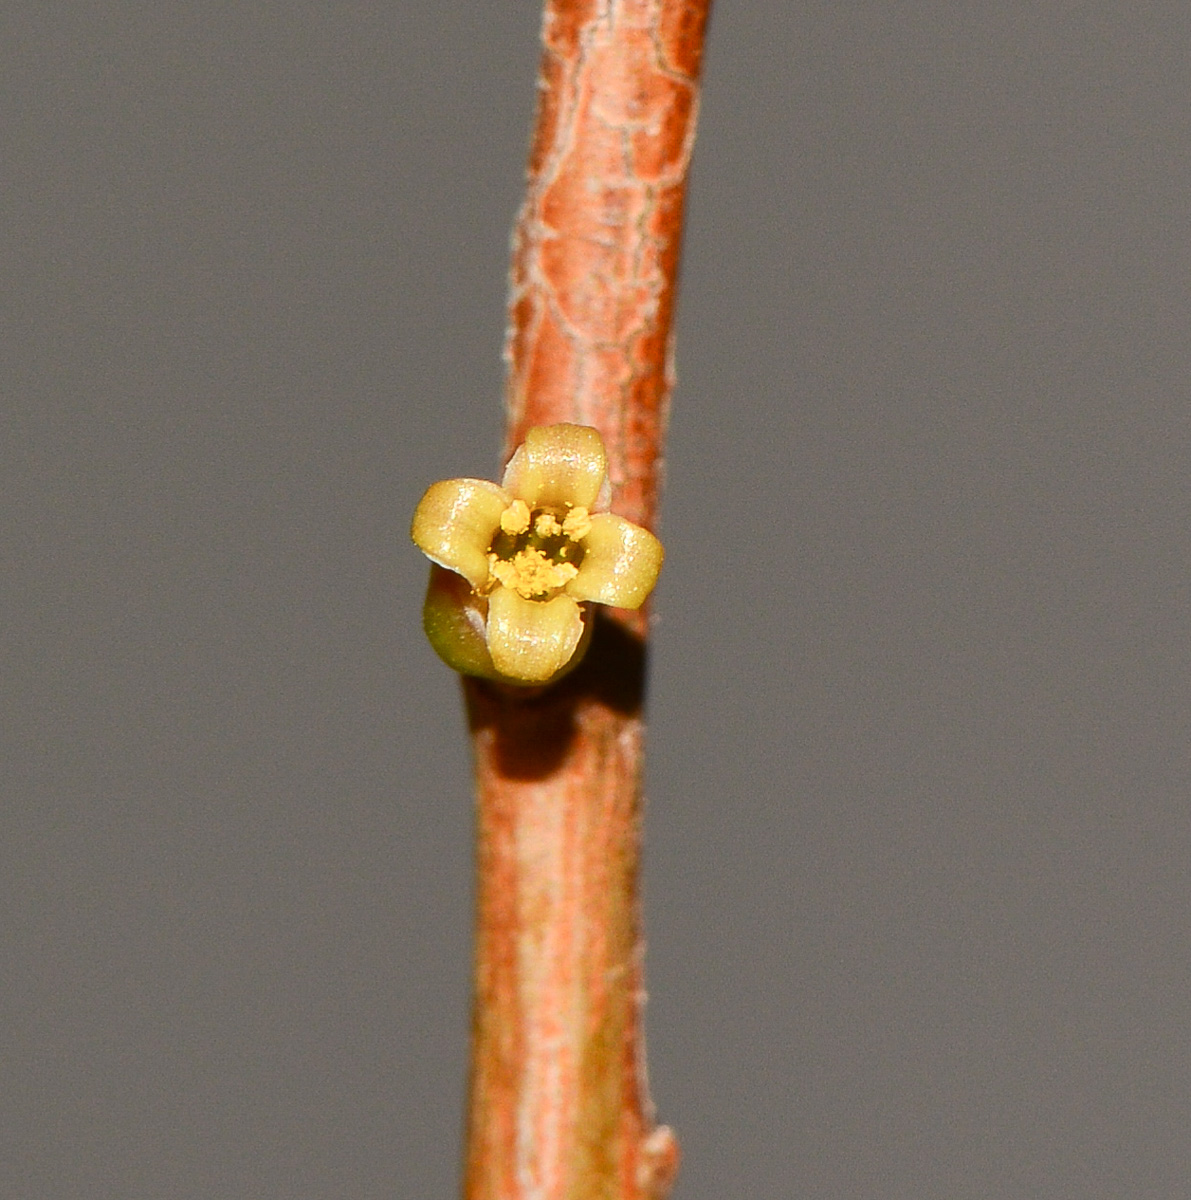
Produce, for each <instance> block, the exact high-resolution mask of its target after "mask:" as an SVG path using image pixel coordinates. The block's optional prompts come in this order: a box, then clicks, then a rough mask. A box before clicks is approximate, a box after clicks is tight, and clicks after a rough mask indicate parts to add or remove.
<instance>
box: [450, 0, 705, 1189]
mask: <svg viewBox="0 0 1191 1200" xmlns="http://www.w3.org/2000/svg"><path fill="white" fill-rule="evenodd" d="M709 3H710V0H547V3H546V8H545V16H544V21H543V30H542V37H543V47H544V49H543V57H542V68H541V77H540V80H539V89H540V90H539V106H538V114H537V124H536V131H535V135H534V140H533V145H532V149H531V154H530V162H529V179H528V188H527V195H526V200H525V203H524V205H523V207H522V210H521V212H520V214H519V217H518V221H517V226H516V230H515V234H514V253H513V267H512V285H511V297H510V327H509V334H508V341H507V347H506V354H507V359H508V371H509V373H508V394H507V404H508V415H509V422H508V439H507V446H506V451H507V452H509V453H511V451H512V450H513V449H514V448H515V447H516V446H517V445H518V444H519V443H520V442H521V441H522V440H523V438H524V434H525V430H526V429H527V428H529V427H530V426H532V425H544V424H553V423H556V422H559V421H570V422H575V423H579V424H584V425H592V426H595V428H597V429H598V430H599V431H600V433H601V434H602V436H603V438H604V442H605V445H606V447H607V450H608V457H609V475H610V477H611V480H612V484H613V502H612V507H613V510H614V511H616V512H619V513H621V514H622V515H623V516H625V517H627V518H628V519H629V520H631V521H634V522H636V523H638V524H641V525H644V526H646V527H647V528H651V529H652V528H653V527H654V525H655V523H656V516H657V503H658V491H659V486H660V471H661V451H662V438H663V436H664V432H665V424H666V413H667V405H668V401H669V394H670V389H671V386H672V381H673V375H672V369H671V355H670V347H671V335H672V325H673V318H674V306H675V289H676V283H677V273H678V259H679V250H680V243H681V234H682V212H683V198H684V191H685V184H686V176H687V168H688V165H689V162H690V155H691V148H692V145H693V141H694V133H695V116H696V112H697V107H698V80H699V68H700V62H701V58H702V48H703V38H704V32H705V27H706V22H707V17H708V9H709ZM646 627H647V614H646V613H645V612H644V611H640V612H625V611H622V610H608V611H606V612H605V613H603V614H601V616H600V618H599V620H598V622H597V628H596V633H595V637H594V638H593V642H592V646H591V649H590V650H589V652H588V655H587V658H586V660H585V661H584V663H583V665H582V666H581V667H580V668H579V669H578V670H576V671H575V672H574V674H572V675H571V676H569V677H568V678H567V679H566V680H564V681H563V682H562V683H560V684H558V685H555V686H554V687H551V688H547V689H544V690H542V691H539V692H537V693H531V692H514V691H512V690H502V689H499V688H496V687H493V686H490V685H487V684H485V683H483V682H480V681H476V680H468V681H467V682H466V685H465V686H466V692H467V702H468V714H469V719H470V723H471V728H472V735H473V746H474V753H475V765H476V779H477V804H478V809H477V814H478V815H477V823H478V843H479V862H478V897H477V900H478V913H477V921H478V924H477V946H476V978H475V988H476V992H475V1010H474V1018H473V1044H472V1072H471V1090H470V1098H469V1112H468V1147H467V1169H466V1185H465V1196H466V1197H467V1200H657V1198H658V1197H661V1196H663V1195H664V1194H665V1192H666V1191H667V1190H668V1187H669V1184H670V1181H671V1179H672V1177H673V1174H674V1171H675V1169H676V1167H677V1161H678V1150H677V1145H676V1143H675V1141H674V1139H673V1137H672V1135H671V1134H670V1131H669V1130H668V1129H666V1128H664V1127H655V1126H654V1124H653V1113H652V1105H651V1103H650V1101H649V1097H648V1088H647V1084H646V1080H645V1072H644V1048H643V1044H642V1035H641V1007H642V1003H643V989H642V946H641V934H640V921H639V912H638V910H639V903H638V893H637V877H638V863H639V848H640V846H639V843H640V837H639V835H640V822H641V755H642V737H643V724H642V702H643V693H644V680H645V633H646Z"/></svg>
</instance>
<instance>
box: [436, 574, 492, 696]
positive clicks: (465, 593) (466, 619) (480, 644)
mask: <svg viewBox="0 0 1191 1200" xmlns="http://www.w3.org/2000/svg"><path fill="white" fill-rule="evenodd" d="M487 608H488V605H487V603H486V602H485V600H484V599H483V597H481V596H477V595H476V594H475V592H473V591H472V589H471V587H470V585H469V584H468V582H467V580H466V579H464V578H462V577H461V576H459V575H456V574H455V572H454V571H448V570H447V569H446V568H445V567H440V566H437V565H433V566H431V568H430V583H429V584H428V585H427V587H426V600H425V603H424V604H423V605H422V628H423V629H425V631H426V637H427V638H428V639H429V642H430V645H431V646H432V647H433V648H434V652H435V653H436V654H437V655H438V657H439V658H441V659H442V660H443V662H445V663H446V664H447V666H449V667H451V668H452V669H453V670H455V671H459V672H461V673H462V674H464V675H482V676H484V677H485V678H487V679H497V678H499V676H498V675H497V673H496V668H495V667H494V666H493V665H492V655H491V654H490V653H489V652H488V642H487V640H486V638H485V618H486V616H487Z"/></svg>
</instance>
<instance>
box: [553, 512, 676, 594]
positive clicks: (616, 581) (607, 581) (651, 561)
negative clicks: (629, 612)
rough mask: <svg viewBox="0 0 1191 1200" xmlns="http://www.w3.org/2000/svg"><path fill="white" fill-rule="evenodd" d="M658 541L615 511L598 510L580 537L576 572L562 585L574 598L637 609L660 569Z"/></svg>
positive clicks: (647, 531) (662, 555) (660, 557)
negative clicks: (580, 550) (585, 532)
mask: <svg viewBox="0 0 1191 1200" xmlns="http://www.w3.org/2000/svg"><path fill="white" fill-rule="evenodd" d="M663 557H664V552H663V550H662V543H661V542H659V541H658V540H657V538H655V537H654V536H653V534H652V533H650V532H649V530H648V529H642V528H641V526H640V525H634V524H633V523H632V521H626V520H625V519H624V517H618V516H616V514H615V513H598V514H597V515H596V516H594V517H592V518H591V530H590V532H589V533H588V534H587V536H586V537H585V538H584V539H583V561H582V562H581V563H580V564H579V574H578V575H576V576H575V578H574V579H572V580H571V581H570V583H568V584H567V585H566V592H567V595H569V596H574V597H575V599H576V600H594V601H596V602H597V603H598V604H613V605H615V606H616V607H617V608H639V607H640V606H641V604H642V603H643V602H644V600H645V597H646V596H648V595H649V593H650V592H652V591H653V585H654V584H655V583H657V581H658V572H659V571H660V570H661V569H662V558H663Z"/></svg>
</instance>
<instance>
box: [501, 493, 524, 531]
mask: <svg viewBox="0 0 1191 1200" xmlns="http://www.w3.org/2000/svg"><path fill="white" fill-rule="evenodd" d="M500 527H501V529H503V530H504V532H505V533H507V534H510V535H511V536H513V537H516V536H517V534H519V533H524V532H525V531H526V530H527V529H528V528H529V505H528V504H526V503H525V501H524V500H514V501H513V503H512V504H510V505H509V507H508V508H506V509H505V510H504V512H502V513H501V514H500Z"/></svg>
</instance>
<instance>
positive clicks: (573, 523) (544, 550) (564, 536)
mask: <svg viewBox="0 0 1191 1200" xmlns="http://www.w3.org/2000/svg"><path fill="white" fill-rule="evenodd" d="M590 529H591V517H590V516H588V513H587V509H585V508H567V509H561V510H560V509H553V508H536V509H533V510H532V511H531V510H530V507H529V505H528V504H526V503H525V501H524V500H514V501H513V503H512V504H510V505H509V507H508V508H506V509H505V510H504V512H503V513H501V514H500V532H499V533H498V534H497V535H496V536H495V537H494V538H493V539H492V545H491V546H490V547H489V549H488V572H489V583H490V585H491V586H496V584H501V585H502V586H504V587H507V588H512V589H513V590H514V591H515V592H517V593H518V594H519V595H521V596H524V597H525V599H526V600H548V599H550V597H552V596H554V595H557V593H558V592H560V591H562V589H563V588H564V587H566V585H567V584H568V583H570V581H571V580H572V579H574V578H575V576H576V575H578V574H579V563H581V562H582V561H583V546H582V545H581V541H582V539H583V538H584V537H586V536H587V533H588V531H589V530H590Z"/></svg>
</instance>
